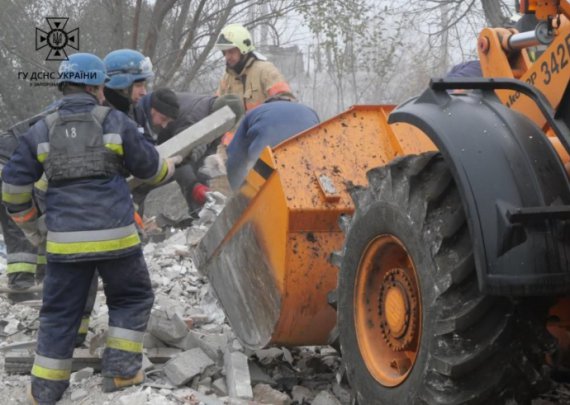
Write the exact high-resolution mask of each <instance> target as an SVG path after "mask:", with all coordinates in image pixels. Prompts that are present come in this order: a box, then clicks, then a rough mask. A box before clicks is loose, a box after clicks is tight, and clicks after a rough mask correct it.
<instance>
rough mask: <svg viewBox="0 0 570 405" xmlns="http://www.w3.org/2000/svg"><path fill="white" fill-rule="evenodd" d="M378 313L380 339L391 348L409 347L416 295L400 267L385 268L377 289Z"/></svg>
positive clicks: (414, 328)
mask: <svg viewBox="0 0 570 405" xmlns="http://www.w3.org/2000/svg"><path fill="white" fill-rule="evenodd" d="M378 313H379V316H380V330H381V331H382V336H383V337H384V341H385V342H386V343H387V344H388V346H390V347H391V348H392V350H395V351H402V350H406V349H408V348H409V346H410V344H411V343H412V342H413V341H414V337H415V334H416V329H417V319H416V317H415V316H414V314H415V313H417V297H416V295H415V294H414V288H413V285H412V283H411V281H410V280H409V278H408V276H407V274H406V271H405V270H404V269H399V268H398V269H392V270H390V271H388V272H387V273H386V274H385V276H384V279H383V280H382V285H381V286H380V291H379V302H378Z"/></svg>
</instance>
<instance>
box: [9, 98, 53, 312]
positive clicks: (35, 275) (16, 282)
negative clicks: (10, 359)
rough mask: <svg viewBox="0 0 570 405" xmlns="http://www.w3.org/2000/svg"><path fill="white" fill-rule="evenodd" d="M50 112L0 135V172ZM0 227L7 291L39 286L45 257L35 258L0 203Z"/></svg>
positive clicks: (22, 296)
mask: <svg viewBox="0 0 570 405" xmlns="http://www.w3.org/2000/svg"><path fill="white" fill-rule="evenodd" d="M50 111H51V112H53V111H55V108H51V107H48V109H47V110H46V112H44V113H42V114H37V115H35V116H33V117H31V118H28V119H26V120H24V121H21V122H19V123H17V124H16V125H14V126H12V127H10V128H9V129H8V130H7V131H6V132H4V133H2V134H0V170H1V168H3V167H4V165H5V164H6V163H7V162H8V161H9V160H10V156H11V155H12V153H13V152H14V150H15V149H16V147H17V146H18V138H19V137H20V136H21V135H23V134H24V133H25V132H26V131H27V130H28V129H29V128H30V127H31V126H32V125H33V124H35V123H36V122H37V121H38V120H40V119H42V118H43V117H44V116H45V115H46V114H47V113H48V112H50ZM37 192H38V189H36V188H35V189H34V195H36V193H37ZM0 224H1V225H2V233H3V235H4V242H5V243H6V256H7V257H6V259H7V260H6V261H7V269H6V273H7V276H8V287H9V288H11V289H13V290H20V291H23V290H27V289H29V288H31V287H33V286H34V285H35V284H36V282H37V283H38V284H39V283H41V281H42V280H43V274H44V272H45V255H43V254H38V248H37V247H35V246H33V245H32V244H31V243H30V242H29V241H28V240H27V239H26V236H25V235H24V233H23V232H22V231H21V230H20V228H18V226H17V225H16V224H15V223H14V221H12V219H11V218H10V216H9V215H8V213H7V212H6V207H5V206H4V204H2V203H0ZM8 297H9V298H10V299H11V300H13V301H22V300H26V299H33V298H37V295H36V294H32V293H14V294H12V293H10V294H8Z"/></svg>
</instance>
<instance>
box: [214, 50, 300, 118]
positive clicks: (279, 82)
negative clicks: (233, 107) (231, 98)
mask: <svg viewBox="0 0 570 405" xmlns="http://www.w3.org/2000/svg"><path fill="white" fill-rule="evenodd" d="M284 92H291V88H290V87H289V84H287V81H286V80H285V77H283V75H282V74H281V72H280V71H279V70H278V69H277V68H276V67H275V65H274V64H273V63H271V62H269V61H265V60H259V59H256V58H255V56H251V57H250V59H249V60H248V61H247V62H246V64H245V67H244V68H243V70H242V72H241V74H239V75H238V74H237V73H236V72H235V71H234V70H232V69H226V72H225V73H224V76H223V77H222V80H221V82H220V85H219V87H218V91H217V93H216V95H217V96H224V95H226V94H236V95H237V96H239V97H240V98H242V99H243V101H244V107H245V109H246V110H251V109H252V108H255V107H257V106H258V105H260V104H261V103H263V102H264V101H265V100H266V99H267V98H268V97H271V96H274V95H276V94H279V93H284Z"/></svg>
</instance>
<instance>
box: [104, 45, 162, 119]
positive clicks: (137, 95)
mask: <svg viewBox="0 0 570 405" xmlns="http://www.w3.org/2000/svg"><path fill="white" fill-rule="evenodd" d="M103 62H105V68H106V69H107V75H108V76H109V78H110V80H109V81H108V82H107V83H105V91H104V94H105V99H106V100H107V103H108V104H109V105H110V106H112V107H114V108H116V109H117V110H119V111H122V112H123V113H125V114H127V115H128V116H129V117H131V118H133V117H134V108H135V106H136V104H137V103H138V102H139V100H140V99H141V98H142V97H143V96H145V95H146V94H147V90H146V85H147V80H149V79H151V78H152V77H153V76H154V73H153V72H152V63H151V61H150V59H149V58H148V57H145V56H144V55H143V54H142V53H140V52H138V51H135V50H133V49H118V50H116V51H112V52H110V53H108V54H107V56H105V59H103Z"/></svg>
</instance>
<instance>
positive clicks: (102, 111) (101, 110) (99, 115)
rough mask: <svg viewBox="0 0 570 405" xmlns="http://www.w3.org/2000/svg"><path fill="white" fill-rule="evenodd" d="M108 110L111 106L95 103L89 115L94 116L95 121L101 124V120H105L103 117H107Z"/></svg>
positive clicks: (109, 110)
mask: <svg viewBox="0 0 570 405" xmlns="http://www.w3.org/2000/svg"><path fill="white" fill-rule="evenodd" d="M110 112H111V108H109V107H105V106H102V105H97V106H95V108H94V109H92V110H91V115H93V117H95V119H96V120H97V122H98V123H99V124H100V125H101V126H102V125H103V121H105V118H107V115H108V114H109V113H110Z"/></svg>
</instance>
